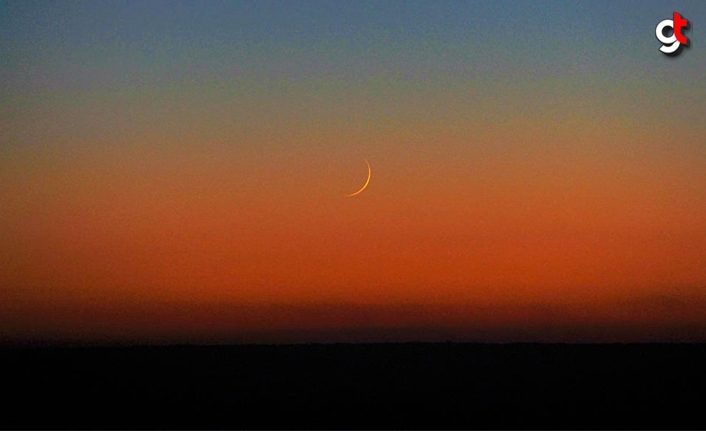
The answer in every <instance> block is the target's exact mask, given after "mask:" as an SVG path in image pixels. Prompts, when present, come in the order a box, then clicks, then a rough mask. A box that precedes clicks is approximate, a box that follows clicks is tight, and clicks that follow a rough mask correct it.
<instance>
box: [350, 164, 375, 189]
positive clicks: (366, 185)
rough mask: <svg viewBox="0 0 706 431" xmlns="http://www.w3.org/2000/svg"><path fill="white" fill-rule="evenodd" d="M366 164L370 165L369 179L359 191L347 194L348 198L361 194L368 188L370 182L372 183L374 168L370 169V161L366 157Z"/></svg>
mask: <svg viewBox="0 0 706 431" xmlns="http://www.w3.org/2000/svg"><path fill="white" fill-rule="evenodd" d="M365 164H366V165H368V179H367V180H365V184H363V187H361V188H360V190H358V191H357V192H354V193H351V194H349V195H346V197H347V198H352V197H353V196H356V195H359V194H361V193H363V190H365V189H366V188H368V184H370V176H371V174H372V170H371V169H370V163H368V159H365Z"/></svg>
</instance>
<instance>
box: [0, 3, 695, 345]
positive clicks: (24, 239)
mask: <svg viewBox="0 0 706 431" xmlns="http://www.w3.org/2000/svg"><path fill="white" fill-rule="evenodd" d="M673 11H678V12H680V13H681V14H682V15H683V16H685V17H686V18H688V19H690V20H691V23H692V28H691V30H689V31H688V32H687V36H689V37H690V38H691V39H692V46H691V47H689V48H688V49H686V50H684V52H683V53H682V54H681V55H680V56H679V57H676V58H669V57H666V56H665V55H663V54H661V53H660V52H659V50H658V48H659V46H660V43H659V42H658V41H657V39H656V38H655V35H654V30H655V27H656V25H657V23H658V22H660V21H661V20H663V19H668V18H671V16H672V12H673ZM702 27H706V3H704V2H702V1H693V2H692V1H634V2H627V1H565V0H557V1H532V2H531V1H419V2H417V1H377V2H374V1H354V2H347V1H249V2H232V1H229V2H219V1H208V2H196V1H191V2H186V1H157V0H153V1H119V2H118V1H65V2H46V1H39V2H33V1H0V205H1V207H2V208H1V210H0V340H20V341H22V340H34V339H59V340H91V341H94V340H121V341H134V340H142V341H144V340H147V341H153V342H161V341H164V340H169V341H185V340H186V341H195V342H199V341H203V342H206V341H213V340H217V341H224V340H225V341H243V340H245V341H275V342H277V341H303V340H311V339H316V340H323V341H340V340H359V339H360V340H377V339H384V340H427V339H430V340H432V339H433V340H437V339H438V340H444V339H464V340H480V341H487V340H490V341H514V340H534V341H543V340H554V341H556V340H559V341H591V340H617V341H621V340H652V339H659V340H682V339H688V340H702V341H704V340H706V312H704V311H703V310H705V309H706V122H705V121H704V118H706V115H705V114H706V83H705V82H704V78H705V77H706V51H705V50H704V47H705V46H706V42H704V39H703V37H702V35H703V34H704V33H703V32H701V31H700V29H701V28H702ZM365 159H367V160H368V161H369V162H370V165H371V166H372V180H371V182H370V186H369V187H368V189H367V190H366V191H365V192H364V193H362V194H360V195H358V196H356V197H354V198H346V197H345V195H346V194H348V193H351V192H353V191H355V190H357V189H358V188H359V187H360V186H361V185H362V184H363V183H364V181H365V177H366V173H367V168H366V165H365ZM278 334H279V335H278ZM283 334H285V335H283ZM287 334H288V335H287ZM306 334H319V335H316V336H311V335H306ZM321 334H325V335H321ZM352 334H355V335H352ZM307 337H309V338H307ZM311 337H314V338H311ZM316 337H318V338H316Z"/></svg>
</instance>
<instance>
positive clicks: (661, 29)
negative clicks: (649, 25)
mask: <svg viewBox="0 0 706 431" xmlns="http://www.w3.org/2000/svg"><path fill="white" fill-rule="evenodd" d="M690 26H691V23H690V22H689V20H688V19H686V18H684V17H683V16H681V15H679V12H674V15H673V17H672V19H665V20H664V21H660V23H659V24H657V29H656V30H655V36H657V40H659V41H660V42H662V46H661V47H660V48H659V50H660V51H662V53H663V54H666V55H668V56H670V57H675V56H677V55H679V54H681V52H682V51H683V50H684V48H686V47H688V46H689V44H690V43H691V41H690V40H689V38H688V37H686V36H684V30H688V29H689V27H690ZM670 33H671V34H670Z"/></svg>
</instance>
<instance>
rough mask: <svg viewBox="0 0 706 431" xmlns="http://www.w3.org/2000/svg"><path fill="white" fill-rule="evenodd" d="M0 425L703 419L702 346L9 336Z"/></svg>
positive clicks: (650, 423)
mask: <svg viewBox="0 0 706 431" xmlns="http://www.w3.org/2000/svg"><path fill="white" fill-rule="evenodd" d="M0 366H1V368H0V369H2V379H1V380H2V392H3V393H4V394H5V395H6V397H5V398H6V401H4V406H3V408H2V411H3V412H2V415H1V416H0V426H2V427H3V428H141V429H142V428H198V429H203V428H268V429H272V428H278V429H279V428H285V429H292V428H326V429H330V428H333V429H341V428H344V429H345V428H397V429H399V428H434V429H439V428H466V429H467V428H554V429H556V428H624V427H625V425H626V424H627V425H628V426H629V427H630V428H701V429H704V428H706V415H705V414H704V406H706V371H705V368H704V367H705V366H706V345H704V344H608V345H598V344H594V345H576V344H454V343H436V344H434V343H423V344H415V343H404V344H328V345H326V344H315V345H279V346H277V345H240V346H161V347H41V348H19V347H10V348H8V347H6V348H4V349H2V350H0Z"/></svg>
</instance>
